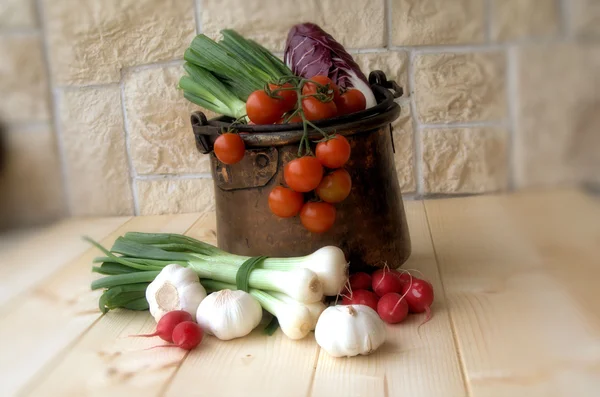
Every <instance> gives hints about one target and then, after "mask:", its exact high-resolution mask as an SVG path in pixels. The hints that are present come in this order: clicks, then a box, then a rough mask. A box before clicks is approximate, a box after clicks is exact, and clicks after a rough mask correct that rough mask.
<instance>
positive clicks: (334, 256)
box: [112, 232, 348, 296]
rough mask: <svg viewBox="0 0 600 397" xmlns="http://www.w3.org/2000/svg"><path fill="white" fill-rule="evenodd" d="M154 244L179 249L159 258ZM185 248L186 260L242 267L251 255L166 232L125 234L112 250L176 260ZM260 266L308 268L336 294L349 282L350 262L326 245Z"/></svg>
mask: <svg viewBox="0 0 600 397" xmlns="http://www.w3.org/2000/svg"><path fill="white" fill-rule="evenodd" d="M136 243H137V244H136ZM152 247H154V248H156V247H162V248H161V249H162V250H165V251H170V250H171V249H174V248H176V252H172V253H171V254H170V255H165V254H164V253H163V255H162V257H156V255H155V253H154V252H153V251H152ZM184 247H185V249H186V250H187V253H185V254H183V255H184V256H183V257H181V259H183V260H195V259H201V260H204V261H209V262H217V263H225V264H228V265H232V266H236V267H239V266H241V265H242V264H243V263H244V262H246V261H247V260H248V259H250V257H248V256H241V255H234V254H230V253H228V252H225V251H222V250H220V249H219V248H217V247H215V246H212V245H210V244H207V243H204V242H202V241H198V240H195V239H193V238H191V237H188V236H182V235H177V234H164V233H162V234H161V233H135V232H130V233H126V234H125V236H124V237H120V238H119V239H117V241H116V242H115V244H114V245H113V247H112V251H113V252H116V253H120V254H123V255H125V256H132V257H141V258H148V259H169V258H166V257H167V256H171V259H176V257H179V256H180V255H182V252H181V251H180V250H181V249H183V248H184ZM257 267H258V268H262V269H268V270H280V271H290V270H294V269H297V268H306V269H309V270H311V271H313V272H314V273H316V274H317V276H318V277H319V280H320V281H321V282H322V283H323V292H324V294H325V295H329V296H335V295H337V294H338V293H339V292H340V291H341V289H342V288H343V287H344V285H345V284H346V280H347V269H348V264H347V262H346V258H345V256H344V253H343V252H342V250H341V249H339V248H337V247H333V246H327V247H323V248H321V249H319V250H317V251H315V252H313V253H312V254H310V255H307V256H304V257H297V258H267V259H265V260H264V261H262V262H261V263H260V264H259V265H258V266H257Z"/></svg>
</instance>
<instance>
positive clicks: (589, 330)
mask: <svg viewBox="0 0 600 397" xmlns="http://www.w3.org/2000/svg"><path fill="white" fill-rule="evenodd" d="M572 199H573V196H572V195H570V194H558V195H557V196H555V197H554V198H553V197H552V196H551V195H548V194H534V195H515V196H511V197H506V196H492V197H473V198H464V199H449V200H434V201H427V202H426V203H425V205H426V210H427V215H428V220H429V223H430V226H431V231H432V236H433V241H434V246H435V250H436V254H437V258H438V263H439V266H440V273H441V276H442V280H443V283H444V286H445V290H446V296H447V298H448V306H449V309H450V313H451V318H452V322H453V324H454V328H455V331H456V337H457V340H458V343H459V347H460V354H461V357H462V359H463V362H464V367H465V374H466V377H467V382H468V386H469V389H470V392H471V395H472V396H525V395H526V396H531V397H533V396H545V397H546V396H564V395H578V396H592V395H594V396H595V395H597V393H598V390H600V326H599V325H598V317H597V313H598V312H597V310H598V305H599V304H600V295H599V293H598V288H597V287H595V288H594V291H589V290H588V291H587V292H586V293H585V294H589V295H588V296H587V298H591V299H594V301H593V303H591V302H588V305H587V306H585V305H579V304H578V299H576V298H574V297H577V296H581V295H579V294H580V291H577V288H576V286H578V285H586V284H588V283H587V282H586V281H584V280H585V278H586V277H589V274H588V273H586V272H584V271H582V269H587V270H590V269H592V268H597V267H598V266H599V264H600V260H599V258H600V255H599V254H600V253H599V251H598V250H599V245H598V241H600V239H599V238H598V237H599V236H600V233H598V220H599V218H598V217H597V214H598V210H597V208H596V210H595V211H593V212H589V213H588V214H587V219H586V215H585V211H584V212H582V211H580V210H579V209H577V208H575V207H576V206H578V205H579V204H580V203H576V204H577V205H575V206H574V204H575V203H574V202H573V200H572ZM546 200H550V203H549V204H548V202H545V201H546ZM519 207H520V209H519ZM594 223H595V226H594ZM592 232H593V233H592ZM569 235H571V236H572V237H569ZM580 239H583V240H585V241H583V244H581V242H582V240H580ZM594 242H595V243H594ZM575 252H577V254H575V255H574V256H573V255H570V254H573V253H575ZM573 257H575V258H576V263H577V267H575V268H572V267H571V264H572V262H571V261H570V260H569V259H572V258H573ZM557 261H560V262H562V263H561V264H560V266H562V267H563V270H562V271H561V272H560V273H557V272H556V271H555V270H554V268H555V266H556V265H557V264H558V262H557ZM594 274H595V275H596V277H595V280H597V279H598V278H597V270H595V273H594ZM590 305H591V306H593V307H594V308H595V310H596V311H595V312H594V311H592V310H590Z"/></svg>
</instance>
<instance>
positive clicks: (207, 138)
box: [191, 70, 403, 153]
mask: <svg viewBox="0 0 600 397" xmlns="http://www.w3.org/2000/svg"><path fill="white" fill-rule="evenodd" d="M369 83H370V84H371V89H372V90H373V93H374V95H375V98H376V100H377V105H375V106H373V107H371V108H369V109H365V110H362V111H360V112H356V113H353V114H351V115H346V116H339V117H334V118H331V119H326V120H323V121H320V122H314V124H315V125H316V126H317V127H319V128H320V129H322V130H323V131H325V132H327V133H336V134H340V135H344V136H351V135H355V134H359V133H363V132H368V131H371V130H373V129H375V128H379V127H381V126H382V125H384V124H389V123H391V122H392V121H394V120H395V119H396V118H398V116H399V115H400V106H399V105H398V104H397V103H396V102H395V101H394V99H395V98H398V97H400V96H401V95H402V94H403V90H402V87H399V86H398V85H397V84H396V82H394V81H391V80H387V78H386V76H385V73H383V72H382V71H380V70H376V71H373V72H371V73H370V74H369ZM390 90H391V91H390ZM232 122H233V119H232V118H230V117H227V116H221V117H216V118H213V119H210V120H208V119H207V118H206V116H205V115H204V113H202V112H199V111H197V112H193V113H192V115H191V123H192V129H193V132H194V135H195V138H196V146H197V148H198V150H199V151H200V152H202V153H210V152H211V151H212V147H213V144H214V141H215V140H216V138H217V137H218V136H219V135H220V134H221V133H222V132H223V131H226V130H227V129H228V128H229V127H230V126H231V124H232ZM235 130H236V131H237V132H238V133H239V134H240V137H241V138H242V139H243V140H244V143H245V144H246V147H270V146H284V145H288V144H292V143H297V142H300V140H301V139H302V136H303V135H304V131H303V129H302V123H291V124H269V125H246V124H242V125H236V127H235ZM308 136H309V138H311V139H312V138H315V137H316V138H319V137H321V136H322V135H321V134H320V133H319V132H318V131H316V130H314V129H311V130H309V133H308Z"/></svg>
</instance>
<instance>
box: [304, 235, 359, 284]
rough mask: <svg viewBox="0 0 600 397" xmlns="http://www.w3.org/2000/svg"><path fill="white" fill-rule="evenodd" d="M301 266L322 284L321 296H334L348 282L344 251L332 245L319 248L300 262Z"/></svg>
mask: <svg viewBox="0 0 600 397" xmlns="http://www.w3.org/2000/svg"><path fill="white" fill-rule="evenodd" d="M302 266H303V267H305V268H307V269H309V270H311V271H313V272H314V273H316V275H317V277H319V280H321V283H322V284H323V294H324V295H327V296H336V295H338V294H339V293H340V291H341V290H342V288H344V286H345V285H346V282H347V281H348V262H347V261H346V256H345V255H344V251H342V250H341V249H340V248H338V247H335V246H333V245H328V246H326V247H323V248H319V249H318V250H316V251H315V252H313V253H312V254H310V255H308V256H307V257H305V258H304V260H303V261H302Z"/></svg>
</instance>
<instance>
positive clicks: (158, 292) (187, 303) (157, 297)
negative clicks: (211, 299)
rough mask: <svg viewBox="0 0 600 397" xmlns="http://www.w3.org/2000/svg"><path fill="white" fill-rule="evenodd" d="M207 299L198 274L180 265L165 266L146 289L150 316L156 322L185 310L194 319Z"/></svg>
mask: <svg viewBox="0 0 600 397" xmlns="http://www.w3.org/2000/svg"><path fill="white" fill-rule="evenodd" d="M205 297H206V290H205V289H204V287H203V286H202V284H200V279H199V278H198V275H197V274H196V272H194V271H193V270H192V269H188V268H187V267H184V266H181V265H178V264H170V265H167V266H165V267H164V268H163V269H162V270H161V272H160V273H159V274H158V276H156V278H155V279H154V281H152V282H151V283H150V285H148V288H146V300H147V301H148V307H149V310H150V314H152V317H154V320H156V322H158V321H159V320H160V319H161V318H162V316H164V315H165V314H167V313H168V312H170V311H173V310H185V311H186V312H188V313H190V314H191V315H192V317H194V316H195V315H196V310H197V309H198V306H199V305H200V302H202V300H203V299H204V298H205Z"/></svg>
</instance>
